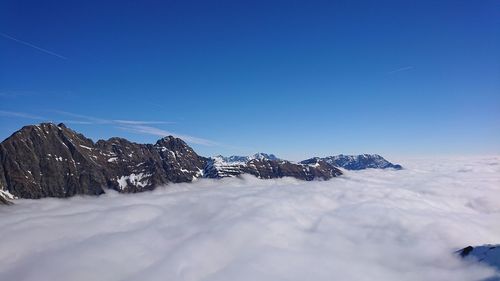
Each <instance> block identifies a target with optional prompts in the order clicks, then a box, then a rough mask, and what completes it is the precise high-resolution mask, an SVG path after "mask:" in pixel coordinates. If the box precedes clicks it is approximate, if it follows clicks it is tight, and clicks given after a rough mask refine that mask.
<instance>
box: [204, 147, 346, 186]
mask: <svg viewBox="0 0 500 281" xmlns="http://www.w3.org/2000/svg"><path fill="white" fill-rule="evenodd" d="M204 173H205V176H206V177H210V178H224V177H233V176H238V175H241V174H251V175H254V176H256V177H258V178H263V179H270V178H280V177H294V178H298V179H302V180H313V179H324V180H327V179H330V178H333V177H336V176H339V175H341V174H342V172H341V171H340V170H339V169H337V168H335V167H332V166H331V165H329V164H328V163H326V162H324V161H321V162H320V163H319V164H318V165H313V166H312V165H306V164H300V163H299V164H297V163H293V162H290V161H287V160H281V159H279V158H277V157H276V156H274V155H273V154H265V153H257V154H254V155H252V156H230V157H223V156H220V155H219V156H215V157H212V158H210V159H208V160H207V165H206V166H205V172H204Z"/></svg>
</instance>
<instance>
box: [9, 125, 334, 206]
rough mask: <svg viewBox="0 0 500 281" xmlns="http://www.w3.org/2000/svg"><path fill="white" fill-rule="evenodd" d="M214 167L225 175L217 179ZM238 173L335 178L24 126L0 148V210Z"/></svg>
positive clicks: (329, 171)
mask: <svg viewBox="0 0 500 281" xmlns="http://www.w3.org/2000/svg"><path fill="white" fill-rule="evenodd" d="M220 163H224V164H220ZM225 163H229V164H225ZM219 164H220V165H219ZM224 165H225V166H224ZM220 166H224V167H226V166H227V168H225V169H224V171H219V167H220ZM231 169H233V170H231ZM242 173H248V174H252V175H255V176H256V177H259V178H263V179H268V178H280V177H295V178H298V179H302V180H313V179H317V178H318V179H330V178H332V177H335V176H338V175H340V174H341V172H340V170H338V169H337V168H335V167H332V166H331V165H328V164H327V163H326V162H321V163H320V164H318V165H313V166H311V165H305V164H296V163H292V162H289V161H285V160H280V159H278V158H277V157H276V156H274V155H272V154H264V153H258V154H255V155H253V156H250V157H238V156H233V157H229V158H227V159H226V158H224V157H220V158H205V157H202V156H199V155H198V154H196V152H194V150H193V149H192V148H191V147H189V146H188V145H187V144H186V143H185V142H184V141H183V140H181V139H179V138H175V137H172V136H167V137H165V138H162V139H160V140H158V141H157V142H156V143H155V144H138V143H134V142H130V141H128V140H126V139H123V138H110V139H108V140H99V141H97V142H95V143H94V142H93V141H92V140H91V139H88V138H86V137H85V136H84V135H82V134H79V133H77V132H75V131H73V130H71V129H70V128H68V127H66V126H65V125H64V124H62V123H61V124H59V125H55V124H52V123H42V124H40V125H30V126H25V127H23V128H22V129H20V130H19V131H17V132H15V133H14V134H12V135H11V136H10V137H8V138H7V139H5V140H4V141H3V142H2V143H1V144H0V191H1V192H0V203H5V202H8V200H9V199H13V198H14V197H18V198H42V197H70V196H74V195H77V194H86V195H99V194H102V193H104V192H105V191H106V189H114V190H117V191H119V192H141V191H145V190H152V189H154V188H155V187H156V186H159V185H165V184H168V183H180V182H191V181H193V180H195V179H197V178H201V177H208V178H220V177H223V176H227V175H240V174H242Z"/></svg>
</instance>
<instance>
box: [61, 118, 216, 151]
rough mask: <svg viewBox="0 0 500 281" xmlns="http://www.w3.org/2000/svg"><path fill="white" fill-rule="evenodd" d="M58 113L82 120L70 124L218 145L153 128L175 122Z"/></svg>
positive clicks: (209, 141)
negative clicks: (98, 125) (91, 125)
mask: <svg viewBox="0 0 500 281" xmlns="http://www.w3.org/2000/svg"><path fill="white" fill-rule="evenodd" d="M56 113H59V114H62V115H67V116H71V117H73V118H78V119H80V120H71V122H69V123H74V124H77V123H79V124H100V125H115V126H116V127H117V128H119V129H122V130H125V131H128V132H133V133H139V134H147V135H154V136H159V137H166V136H169V135H172V136H175V137H178V138H181V139H183V140H184V141H186V142H189V143H194V144H201V145H206V146H214V145H218V144H217V143H216V142H214V141H211V140H208V139H204V138H199V137H195V136H190V135H184V134H177V133H174V132H171V131H167V130H163V129H160V128H157V127H153V126H151V125H155V124H174V123H175V122H168V121H142V120H120V119H113V120H112V119H103V118H98V117H92V116H87V115H81V114H74V113H70V112H66V111H56Z"/></svg>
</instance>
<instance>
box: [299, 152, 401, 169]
mask: <svg viewBox="0 0 500 281" xmlns="http://www.w3.org/2000/svg"><path fill="white" fill-rule="evenodd" d="M321 161H323V162H326V163H327V164H329V165H331V166H333V167H341V168H344V169H346V170H363V169H370V168H372V169H388V168H392V169H396V170H401V169H402V168H403V167H402V166H401V165H398V164H393V163H391V162H389V161H387V160H386V159H384V158H383V157H382V156H380V155H378V154H361V155H343V154H340V155H336V156H329V157H324V158H319V157H314V158H310V159H307V160H304V161H302V162H300V163H302V164H315V163H319V162H321Z"/></svg>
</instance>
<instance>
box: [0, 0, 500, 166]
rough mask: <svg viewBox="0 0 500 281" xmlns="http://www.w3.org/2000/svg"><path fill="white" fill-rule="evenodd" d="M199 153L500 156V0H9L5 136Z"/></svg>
mask: <svg viewBox="0 0 500 281" xmlns="http://www.w3.org/2000/svg"><path fill="white" fill-rule="evenodd" d="M48 121H50V122H56V123H59V122H64V123H65V124H66V125H67V126H69V127H71V128H73V129H74V130H76V131H78V132H81V133H83V134H85V135H86V136H87V137H90V138H92V139H93V140H95V141H96V140H98V139H107V138H109V137H112V136H120V137H125V138H128V139H130V140H132V141H135V142H140V143H154V142H155V141H156V140H157V139H159V138H161V137H162V136H165V135H169V134H172V135H175V136H179V137H181V138H183V139H185V140H186V141H187V142H188V143H189V144H190V145H192V146H193V147H194V149H195V150H196V151H197V152H198V153H199V154H201V155H205V156H209V155H216V154H223V155H231V154H240V155H246V154H251V153H255V152H268V153H274V154H276V155H277V156H279V157H283V158H288V159H292V160H300V159H304V158H307V157H312V156H326V155H332V154H339V153H349V154H350V153H355V154H357V153H380V154H383V155H390V156H404V155H465V154H467V155H469V154H481V155H491V154H498V153H500V2H499V1H496V0H495V1H489V0H484V1H455V0H454V1H289V0H287V1H25V0H15V1H12V0H4V1H1V2H0V139H4V138H7V137H8V136H9V135H10V134H12V133H13V132H14V131H16V130H18V129H20V128H21V127H22V126H24V125H28V124H35V123H40V122H48Z"/></svg>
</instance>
